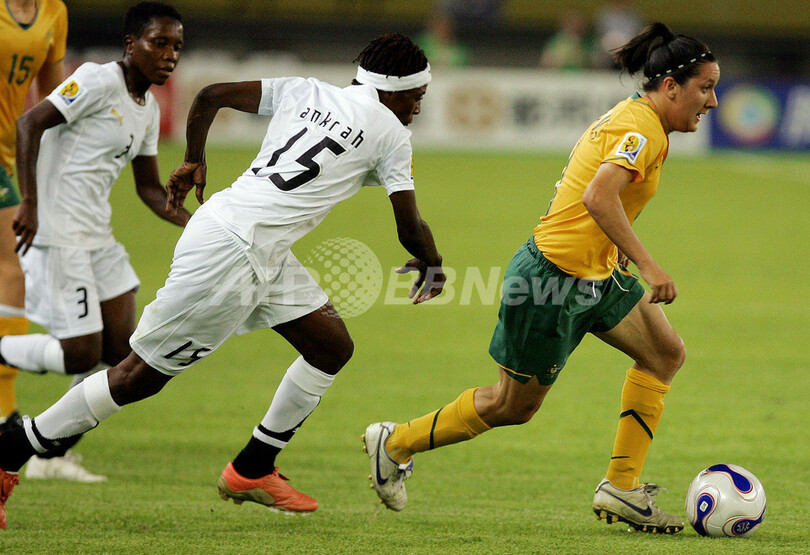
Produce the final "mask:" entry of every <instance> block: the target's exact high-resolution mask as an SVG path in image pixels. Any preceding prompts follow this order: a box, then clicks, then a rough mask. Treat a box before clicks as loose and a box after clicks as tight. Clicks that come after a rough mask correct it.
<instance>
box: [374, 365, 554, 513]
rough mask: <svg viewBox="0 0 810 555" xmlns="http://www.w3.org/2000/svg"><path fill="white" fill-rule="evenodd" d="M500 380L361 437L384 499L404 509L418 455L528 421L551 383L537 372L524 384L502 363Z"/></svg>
mask: <svg viewBox="0 0 810 555" xmlns="http://www.w3.org/2000/svg"><path fill="white" fill-rule="evenodd" d="M498 371H499V373H500V379H499V381H498V383H496V384H494V385H490V386H487V387H480V388H475V389H468V390H466V391H464V392H463V393H462V394H461V395H460V396H459V397H458V398H457V399H456V400H455V401H453V402H452V403H450V404H449V405H446V406H444V407H442V408H441V409H439V410H437V411H433V412H431V413H429V414H426V415H424V416H422V417H419V418H416V419H414V420H411V421H410V422H406V423H404V424H395V423H393V422H377V423H374V424H371V425H370V426H369V427H368V428H366V432H365V433H364V434H363V436H362V437H361V439H362V441H363V443H364V445H363V450H364V451H366V452H367V453H368V456H369V459H370V461H371V475H370V476H369V478H370V479H371V487H373V488H374V490H375V491H376V492H377V495H378V496H379V498H380V500H381V501H382V503H384V504H385V506H386V507H388V508H389V509H391V510H394V511H401V510H402V509H404V508H405V505H406V504H407V502H408V497H407V493H406V491H405V485H404V482H405V480H407V479H408V478H409V477H410V476H411V473H412V472H413V455H414V454H415V453H421V452H423V451H428V450H431V449H435V448H437V447H442V446H444V445H452V444H454V443H459V442H461V441H467V440H469V439H472V438H474V437H477V436H478V435H480V434H481V433H483V432H485V431H487V430H489V429H491V428H495V427H498V426H510V425H516V424H523V423H525V422H528V421H529V420H530V419H531V418H532V416H534V414H535V413H536V412H537V411H538V409H539V408H540V406H541V405H542V403H543V399H545V397H546V395H547V394H548V392H549V390H550V389H551V386H550V385H540V383H539V382H538V381H537V378H536V377H532V379H531V380H529V381H528V382H527V383H525V384H524V383H520V382H519V381H517V380H516V379H514V378H512V377H511V376H509V375H508V374H507V373H506V372H504V371H503V369H502V368H498Z"/></svg>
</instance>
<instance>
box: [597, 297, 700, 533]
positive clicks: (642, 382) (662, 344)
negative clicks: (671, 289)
mask: <svg viewBox="0 0 810 555" xmlns="http://www.w3.org/2000/svg"><path fill="white" fill-rule="evenodd" d="M649 301H650V296H649V293H645V295H644V297H642V299H641V300H640V301H639V302H638V303H637V304H636V306H635V307H634V308H633V310H631V311H630V313H629V314H628V315H627V316H626V317H625V318H624V319H623V320H622V321H621V322H620V323H619V324H618V325H617V326H616V327H614V328H613V329H611V330H609V331H607V332H604V333H597V334H595V335H596V336H597V337H599V338H600V339H602V340H603V341H605V342H606V343H608V344H609V345H612V346H614V347H616V348H617V349H619V350H620V351H622V352H624V353H625V354H627V355H628V356H630V357H631V358H632V359H633V360H634V361H635V364H634V365H633V367H632V368H631V369H630V370H628V371H627V377H626V379H625V383H624V388H623V389H622V402H621V414H620V418H619V426H618V429H617V431H616V440H615V443H614V447H613V454H612V457H611V461H610V465H609V467H608V471H607V475H606V477H605V479H604V480H603V481H602V482H601V483H600V484H599V486H598V487H597V489H596V493H595V495H594V502H593V510H594V512H595V513H596V516H597V518H599V519H602V518H605V519H607V522H608V524H610V523H612V522H615V521H616V520H621V521H624V522H627V523H628V524H630V525H631V526H632V527H634V528H635V529H637V530H640V531H643V532H654V533H655V532H661V533H675V532H678V531H680V530H682V529H683V521H682V520H681V519H680V518H678V517H676V516H674V515H669V514H667V513H664V512H663V511H661V510H660V509H659V508H658V507H657V506H656V504H655V500H654V499H653V496H655V495H657V494H658V492H659V491H660V490H661V489H662V488H660V487H659V486H656V485H655V484H641V483H640V475H641V471H642V469H643V467H644V461H645V459H646V457H647V452H648V450H649V447H650V444H651V443H652V439H653V437H654V435H655V431H656V429H657V428H658V423H659V421H660V419H661V414H662V413H663V410H664V396H665V395H666V393H667V392H668V391H669V389H670V385H669V384H670V383H671V382H672V379H673V377H674V376H675V374H676V373H677V371H678V369H679V368H680V367H681V366H682V365H683V362H684V359H685V358H686V352H685V350H684V348H683V341H682V340H681V338H680V337H679V336H678V334H677V333H676V332H675V330H674V329H673V328H672V326H671V325H670V324H669V322H668V321H667V319H666V316H665V315H664V311H663V310H662V309H661V307H660V306H658V305H657V304H651V303H650V302H649Z"/></svg>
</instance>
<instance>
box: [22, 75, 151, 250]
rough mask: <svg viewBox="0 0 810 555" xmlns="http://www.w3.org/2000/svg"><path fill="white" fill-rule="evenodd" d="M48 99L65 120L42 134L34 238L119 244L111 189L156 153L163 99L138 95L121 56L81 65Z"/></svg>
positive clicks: (89, 245) (91, 245) (92, 245)
mask: <svg viewBox="0 0 810 555" xmlns="http://www.w3.org/2000/svg"><path fill="white" fill-rule="evenodd" d="M47 100H48V101H50V102H51V104H53V105H54V106H55V107H56V109H57V110H59V111H60V112H61V113H62V115H63V116H64V117H65V120H66V123H64V124H60V125H57V126H56V127H52V128H51V129H48V130H47V131H45V133H44V134H43V136H42V142H41V145H40V151H39V159H38V161H37V188H38V191H37V194H38V197H39V208H38V216H39V230H38V232H37V235H36V237H35V238H34V244H35V245H41V246H61V247H80V248H85V249H88V250H92V249H99V248H102V247H105V246H108V245H111V244H114V242H115V240H114V239H113V236H112V228H111V227H110V215H111V212H112V209H111V208H110V203H109V197H110V190H111V189H112V186H113V183H114V182H115V180H116V179H117V178H118V176H119V175H120V173H121V170H123V169H124V166H126V165H127V163H128V162H130V161H131V160H132V159H133V158H135V157H136V156H155V155H157V146H158V133H159V131H160V108H159V107H158V104H157V101H156V100H155V97H154V96H153V95H152V93H150V92H147V93H146V103H145V105H143V106H142V105H140V104H138V103H137V102H135V100H133V99H132V97H131V96H130V95H129V92H128V91H127V87H126V83H125V82H124V72H123V69H122V68H121V66H120V65H119V64H118V63H117V62H110V63H108V64H104V65H99V64H94V63H86V64H83V65H81V66H80V67H79V68H78V69H77V70H76V72H75V73H73V75H71V76H70V77H68V78H67V79H66V80H65V81H64V82H63V83H62V84H61V85H59V86H58V87H57V88H56V89H55V90H54V91H53V92H52V93H51V94H50V95H48V97H47Z"/></svg>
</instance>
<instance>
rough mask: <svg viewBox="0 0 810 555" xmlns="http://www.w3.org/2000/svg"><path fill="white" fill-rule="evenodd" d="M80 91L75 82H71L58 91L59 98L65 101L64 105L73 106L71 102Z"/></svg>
mask: <svg viewBox="0 0 810 555" xmlns="http://www.w3.org/2000/svg"><path fill="white" fill-rule="evenodd" d="M80 92H81V89H79V84H78V83H77V82H76V81H71V82H70V83H68V84H67V85H65V86H64V87H62V90H61V91H59V98H61V99H62V100H64V101H65V104H68V105H70V104H73V101H74V100H76V98H78V96H79V93H80Z"/></svg>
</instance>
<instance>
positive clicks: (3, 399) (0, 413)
mask: <svg viewBox="0 0 810 555" xmlns="http://www.w3.org/2000/svg"><path fill="white" fill-rule="evenodd" d="M26 333H28V320H26V319H25V318H23V317H21V316H0V337H2V336H4V335H25V334H26ZM18 373H19V371H18V370H15V369H14V368H10V367H8V366H4V365H0V417H3V418H7V417H8V416H10V415H11V414H12V413H13V412H14V411H15V410H17V395H16V393H15V388H14V384H15V381H16V379H17V374H18Z"/></svg>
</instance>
